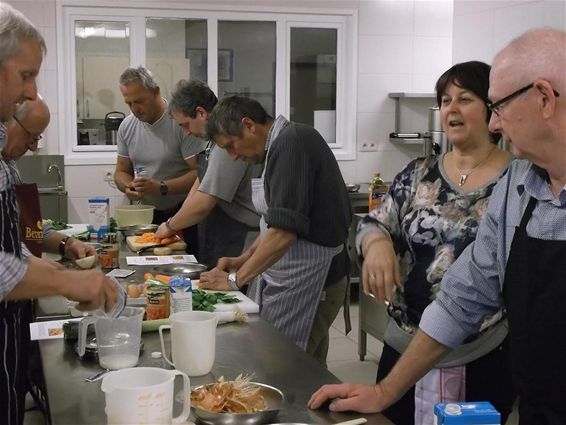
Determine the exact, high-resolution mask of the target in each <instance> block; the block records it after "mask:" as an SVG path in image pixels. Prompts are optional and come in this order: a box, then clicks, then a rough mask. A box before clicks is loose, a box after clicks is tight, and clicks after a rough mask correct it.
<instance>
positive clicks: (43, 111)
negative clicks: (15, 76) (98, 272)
mask: <svg viewBox="0 0 566 425" xmlns="http://www.w3.org/2000/svg"><path fill="white" fill-rule="evenodd" d="M50 118H51V114H50V112H49V107H48V106H47V104H46V103H45V101H44V100H43V99H42V97H41V96H40V95H39V94H38V96H37V99H35V100H26V101H25V102H23V103H22V104H20V105H19V106H18V109H17V110H16V113H15V114H14V117H13V118H12V120H11V121H10V122H9V123H8V124H7V126H6V130H7V134H8V138H7V139H8V140H7V141H6V144H5V145H4V148H3V149H2V157H3V158H4V159H5V160H7V161H10V160H12V161H17V160H18V159H20V158H21V157H22V156H23V155H24V154H25V153H26V152H27V151H28V150H30V151H32V152H35V151H36V150H37V144H38V142H39V141H40V140H41V139H42V137H43V132H44V131H45V129H46V128H47V126H48V125H49V121H50ZM42 249H43V251H44V252H52V253H60V254H61V255H62V256H64V257H65V258H69V259H71V260H76V259H78V258H83V257H87V256H89V255H96V250H95V249H94V248H93V247H92V246H91V245H88V244H85V243H84V242H82V241H79V240H78V239H75V238H69V237H67V236H66V235H64V234H63V233H60V232H57V231H56V230H54V229H53V227H51V226H50V225H48V224H46V225H44V227H43V246H42Z"/></svg>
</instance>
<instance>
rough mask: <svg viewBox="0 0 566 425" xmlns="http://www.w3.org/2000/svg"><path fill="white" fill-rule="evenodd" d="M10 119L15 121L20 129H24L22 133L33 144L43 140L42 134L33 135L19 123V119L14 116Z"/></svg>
mask: <svg viewBox="0 0 566 425" xmlns="http://www.w3.org/2000/svg"><path fill="white" fill-rule="evenodd" d="M12 118H14V121H16V122H17V123H18V124H19V125H20V127H22V128H23V129H24V131H25V132H26V133H27V134H28V136H29V137H31V139H32V140H33V141H34V142H39V141H40V140H41V139H43V134H40V135H39V136H35V135H33V134H32V133H31V132H30V131H29V130H28V129H27V128H25V127H24V125H23V124H22V123H21V122H20V120H19V119H17V118H16V116H15V115H14V116H13V117H12Z"/></svg>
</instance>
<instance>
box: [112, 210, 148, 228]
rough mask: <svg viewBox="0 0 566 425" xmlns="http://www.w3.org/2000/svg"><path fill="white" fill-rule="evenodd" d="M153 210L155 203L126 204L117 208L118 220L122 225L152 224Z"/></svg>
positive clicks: (119, 224)
mask: <svg viewBox="0 0 566 425" xmlns="http://www.w3.org/2000/svg"><path fill="white" fill-rule="evenodd" d="M153 210H155V207H154V206H153V205H126V206H124V207H120V208H116V222H117V223H118V226H120V227H125V226H134V225H136V224H151V222H152V221H153Z"/></svg>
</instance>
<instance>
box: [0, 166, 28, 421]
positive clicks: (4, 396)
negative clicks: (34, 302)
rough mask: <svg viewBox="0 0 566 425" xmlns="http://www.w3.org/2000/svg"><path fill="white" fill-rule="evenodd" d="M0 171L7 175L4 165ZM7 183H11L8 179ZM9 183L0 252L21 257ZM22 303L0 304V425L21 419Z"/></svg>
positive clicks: (0, 203)
mask: <svg viewBox="0 0 566 425" xmlns="http://www.w3.org/2000/svg"><path fill="white" fill-rule="evenodd" d="M0 169H3V170H4V172H6V173H8V165H6V163H4V166H3V167H1V166H0ZM8 182H10V183H13V182H14V180H13V179H12V178H9V179H8ZM10 183H9V184H7V185H6V189H5V190H4V191H1V192H0V250H1V251H3V252H9V253H13V254H14V255H16V256H17V257H18V258H21V245H20V228H19V212H18V208H17V203H16V193H15V189H14V186H13V185H12V184H10ZM26 304H27V303H26V302H22V301H0V365H1V367H0V424H3V425H16V424H21V423H23V418H24V408H25V406H24V403H25V389H24V387H25V384H24V381H25V380H24V376H25V375H24V368H25V364H24V362H25V356H24V355H23V352H22V346H23V344H24V341H23V339H25V333H26V331H27V330H26V326H28V324H27V323H25V319H24V308H25V306H26ZM27 332H29V331H27ZM4 365H5V366H4Z"/></svg>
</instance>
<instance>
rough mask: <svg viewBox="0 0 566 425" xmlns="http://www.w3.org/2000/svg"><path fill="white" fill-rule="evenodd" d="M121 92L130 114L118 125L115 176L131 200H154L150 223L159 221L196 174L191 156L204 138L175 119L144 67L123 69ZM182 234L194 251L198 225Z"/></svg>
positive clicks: (173, 209)
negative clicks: (188, 131)
mask: <svg viewBox="0 0 566 425" xmlns="http://www.w3.org/2000/svg"><path fill="white" fill-rule="evenodd" d="M120 91H121V92H122V95H123V96H124V101H125V102H126V104H127V105H128V106H129V107H130V110H131V111H132V114H131V115H128V116H127V117H126V118H125V119H124V121H123V122H122V123H121V124H120V128H119V129H118V160H117V162H116V172H115V173H114V180H115V182H116V186H117V187H118V189H120V190H121V191H122V192H124V193H125V194H126V196H127V197H128V198H129V199H130V200H132V201H138V200H140V201H142V202H144V203H147V204H150V205H154V206H155V213H154V217H153V222H154V223H156V224H159V223H161V222H163V221H165V220H167V219H169V218H170V217H172V216H173V215H174V214H175V213H176V212H177V211H178V210H179V208H180V207H181V204H182V202H183V200H184V199H185V197H186V196H187V193H188V192H189V189H190V188H191V186H192V185H193V183H194V181H195V179H196V176H197V172H196V158H195V155H196V154H197V153H198V152H200V151H202V150H203V148H204V142H203V141H202V140H200V139H198V138H195V137H189V136H187V135H185V134H184V133H183V131H181V129H180V128H179V127H178V126H177V125H176V124H175V122H174V121H173V119H172V118H171V116H170V115H169V114H168V113H167V104H166V102H165V99H163V98H162V97H161V94H160V90H159V86H158V85H157V83H156V82H155V80H154V78H153V76H152V75H151V73H150V72H149V71H148V70H147V69H146V68H143V67H139V68H127V69H126V70H125V71H124V72H123V73H122V75H121V76H120ZM183 234H184V238H185V241H186V242H187V245H188V247H187V252H188V253H190V254H195V255H197V253H198V236H197V228H196V227H195V226H193V227H191V228H187V229H184V230H183Z"/></svg>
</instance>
